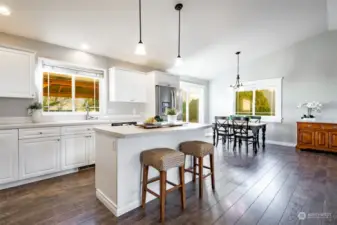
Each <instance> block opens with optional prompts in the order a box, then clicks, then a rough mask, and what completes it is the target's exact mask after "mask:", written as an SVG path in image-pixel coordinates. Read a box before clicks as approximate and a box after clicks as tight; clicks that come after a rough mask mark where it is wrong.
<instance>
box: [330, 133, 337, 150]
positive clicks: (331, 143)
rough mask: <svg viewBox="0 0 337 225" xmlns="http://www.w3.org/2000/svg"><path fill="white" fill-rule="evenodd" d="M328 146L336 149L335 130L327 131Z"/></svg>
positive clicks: (336, 135) (336, 137) (336, 134)
mask: <svg viewBox="0 0 337 225" xmlns="http://www.w3.org/2000/svg"><path fill="white" fill-rule="evenodd" d="M329 148H332V149H337V131H333V132H329Z"/></svg>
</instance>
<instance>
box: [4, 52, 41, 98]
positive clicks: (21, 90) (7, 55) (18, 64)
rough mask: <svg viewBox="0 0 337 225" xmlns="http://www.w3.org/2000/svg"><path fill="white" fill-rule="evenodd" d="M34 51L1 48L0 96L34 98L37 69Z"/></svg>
mask: <svg viewBox="0 0 337 225" xmlns="http://www.w3.org/2000/svg"><path fill="white" fill-rule="evenodd" d="M34 61H35V55H34V54H33V53H29V52H24V51H18V50H13V49H8V48H0V79H1V82H0V96H2V97H18V98H32V97H33V96H34V95H33V90H32V88H33V83H34V82H33V78H34V76H33V75H34V70H35V63H34Z"/></svg>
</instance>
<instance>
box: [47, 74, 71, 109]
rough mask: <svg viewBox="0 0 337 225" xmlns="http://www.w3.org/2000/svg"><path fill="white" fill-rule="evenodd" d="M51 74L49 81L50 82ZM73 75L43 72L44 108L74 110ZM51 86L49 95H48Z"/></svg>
mask: <svg viewBox="0 0 337 225" xmlns="http://www.w3.org/2000/svg"><path fill="white" fill-rule="evenodd" d="M48 74H49V82H48ZM71 79H72V77H71V76H70V75H65V74H57V73H48V72H44V73H43V110H44V111H47V112H48V111H49V112H71V111H72V85H71ZM48 87H49V96H48Z"/></svg>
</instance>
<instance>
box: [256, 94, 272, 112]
mask: <svg viewBox="0 0 337 225" xmlns="http://www.w3.org/2000/svg"><path fill="white" fill-rule="evenodd" d="M255 95H256V96H255V115H258V116H275V90H274V89H263V90H256V92H255Z"/></svg>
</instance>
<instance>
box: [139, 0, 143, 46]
mask: <svg viewBox="0 0 337 225" xmlns="http://www.w3.org/2000/svg"><path fill="white" fill-rule="evenodd" d="M139 43H143V42H142V0H139Z"/></svg>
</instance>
